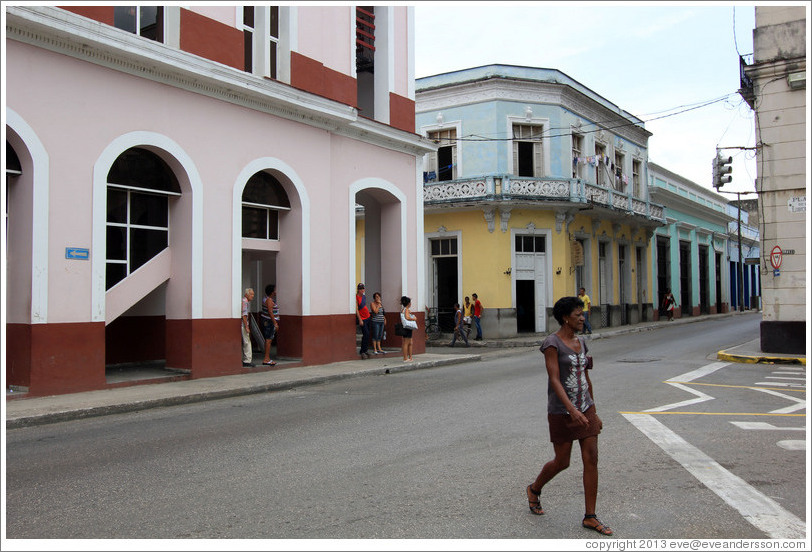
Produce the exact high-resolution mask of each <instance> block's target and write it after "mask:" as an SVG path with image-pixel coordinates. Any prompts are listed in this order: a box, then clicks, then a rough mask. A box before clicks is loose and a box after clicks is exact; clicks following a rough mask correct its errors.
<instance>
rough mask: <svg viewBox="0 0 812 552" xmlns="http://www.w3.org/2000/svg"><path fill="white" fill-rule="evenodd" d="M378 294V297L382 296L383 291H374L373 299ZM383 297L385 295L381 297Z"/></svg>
mask: <svg viewBox="0 0 812 552" xmlns="http://www.w3.org/2000/svg"><path fill="white" fill-rule="evenodd" d="M376 295H377V296H378V297H381V292H380V291H376V292H375V293H373V294H372V300H373V301H374V300H375V296H376ZM381 299H383V297H381Z"/></svg>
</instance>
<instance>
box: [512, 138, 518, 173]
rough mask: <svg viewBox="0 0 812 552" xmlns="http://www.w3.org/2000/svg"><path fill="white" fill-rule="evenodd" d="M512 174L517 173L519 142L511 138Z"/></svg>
mask: <svg viewBox="0 0 812 552" xmlns="http://www.w3.org/2000/svg"><path fill="white" fill-rule="evenodd" d="M513 174H515V175H518V174H519V142H517V141H516V140H513Z"/></svg>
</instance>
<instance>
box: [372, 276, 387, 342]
mask: <svg viewBox="0 0 812 552" xmlns="http://www.w3.org/2000/svg"><path fill="white" fill-rule="evenodd" d="M369 307H370V309H372V319H371V322H372V332H371V335H372V354H373V355H385V354H386V351H384V350H383V349H382V348H381V341H383V334H384V327H385V326H386V309H384V308H383V300H382V299H381V294H380V292H378V291H376V292H375V293H373V294H372V303H371V304H370V305H369Z"/></svg>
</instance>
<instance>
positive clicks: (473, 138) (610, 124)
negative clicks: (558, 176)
mask: <svg viewBox="0 0 812 552" xmlns="http://www.w3.org/2000/svg"><path fill="white" fill-rule="evenodd" d="M737 93H738V92H733V93H730V94H725V95H724V96H720V97H718V98H714V99H712V100H707V101H702V102H697V103H696V104H687V105H682V106H678V107H672V108H669V109H663V110H660V111H657V112H654V113H652V114H656V113H666V114H665V115H661V116H659V117H652V118H650V119H646V120H643V119H641V122H642V124H646V123H649V122H651V121H657V120H660V119H666V118H668V117H673V116H675V115H680V114H682V113H686V112H688V111H693V110H695V109H700V108H703V107H707V106H709V105H713V104H715V103H719V102H722V101H727V100H728V99H729V98H730V97H731V96H734V95H735V94H737ZM682 107H684V108H685V109H681V110H680V111H675V112H673V113H668V112H669V111H673V110H674V109H680V108H682ZM615 123H617V124H615ZM640 124H641V123H639V122H635V121H630V120H629V119H628V118H620V117H618V118H613V119H608V120H606V121H597V122H589V123H585V126H587V127H589V126H595V127H596V128H595V129H591V130H584V129H581V130H580V131H578V132H577V134H590V133H593V132H600V131H602V130H614V129H617V128H623V127H628V126H639V125H640ZM554 130H566V132H564V133H560V134H549V132H552V131H554ZM571 134H572V127H571V126H570V127H548V128H547V129H545V131H544V132H542V133H541V134H536V135H530V136H528V137H526V138H525V140H528V141H532V140H539V139H543V138H559V137H563V136H570V135H571ZM515 139H516V137H515V136H510V137H505V138H500V137H489V136H482V135H479V134H468V135H466V136H461V137H456V138H444V137H443V138H441V137H437V138H432V140H433V141H434V142H436V143H440V142H444V141H445V142H509V141H513V140H515Z"/></svg>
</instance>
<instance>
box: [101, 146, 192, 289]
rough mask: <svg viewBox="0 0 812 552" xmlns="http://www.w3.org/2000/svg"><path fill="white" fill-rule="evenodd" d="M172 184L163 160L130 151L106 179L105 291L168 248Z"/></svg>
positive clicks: (174, 181)
mask: <svg viewBox="0 0 812 552" xmlns="http://www.w3.org/2000/svg"><path fill="white" fill-rule="evenodd" d="M177 196H180V186H179V185H178V179H177V178H176V177H175V174H174V173H173V172H172V169H170V168H169V165H167V164H166V162H164V160H163V159H161V158H160V157H158V156H157V155H155V154H154V153H152V152H149V151H147V150H145V149H142V148H130V149H128V150H127V151H125V152H124V153H122V154H121V155H120V156H119V157H118V159H116V161H115V163H113V166H112V167H111V168H110V172H109V173H108V175H107V289H110V288H111V287H113V286H114V285H116V284H117V283H118V282H120V281H121V280H123V279H124V278H126V277H127V276H128V275H129V274H131V273H132V272H133V271H135V270H136V269H138V267H140V266H141V265H143V264H144V263H146V262H147V261H149V260H150V259H151V258H152V257H154V256H155V255H157V254H158V253H160V252H161V251H163V250H164V249H165V248H166V247H167V246H168V245H169V200H170V198H172V197H177Z"/></svg>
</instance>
